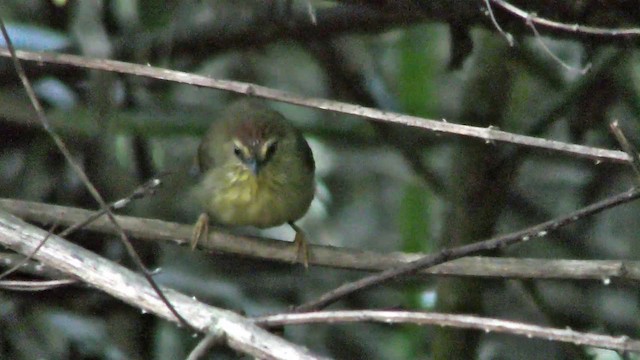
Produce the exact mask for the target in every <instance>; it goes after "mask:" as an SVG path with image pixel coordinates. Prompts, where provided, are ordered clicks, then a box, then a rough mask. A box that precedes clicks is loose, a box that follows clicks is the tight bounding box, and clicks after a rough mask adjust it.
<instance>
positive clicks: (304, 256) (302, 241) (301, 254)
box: [289, 221, 309, 269]
mask: <svg viewBox="0 0 640 360" xmlns="http://www.w3.org/2000/svg"><path fill="white" fill-rule="evenodd" d="M289 226H291V228H292V229H293V230H294V231H295V232H296V237H295V238H294V239H293V243H294V244H295V247H296V259H297V260H298V261H299V262H301V263H302V265H304V268H305V269H308V268H309V249H308V246H307V235H306V234H305V233H304V231H303V230H302V229H301V228H300V227H298V225H296V224H294V223H293V221H290V222H289Z"/></svg>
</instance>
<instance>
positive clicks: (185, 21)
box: [0, 0, 640, 359]
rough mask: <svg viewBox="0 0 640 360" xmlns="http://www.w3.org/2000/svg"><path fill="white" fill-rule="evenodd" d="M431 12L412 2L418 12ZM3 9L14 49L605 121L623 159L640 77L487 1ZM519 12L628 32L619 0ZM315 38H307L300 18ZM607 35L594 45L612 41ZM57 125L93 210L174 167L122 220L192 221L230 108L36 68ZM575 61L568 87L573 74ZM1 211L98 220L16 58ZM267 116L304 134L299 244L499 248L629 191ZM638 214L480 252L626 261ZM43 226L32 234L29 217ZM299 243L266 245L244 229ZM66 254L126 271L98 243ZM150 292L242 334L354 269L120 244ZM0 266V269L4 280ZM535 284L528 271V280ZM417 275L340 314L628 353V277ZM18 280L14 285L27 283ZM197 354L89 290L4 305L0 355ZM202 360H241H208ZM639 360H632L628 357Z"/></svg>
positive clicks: (405, 132) (575, 128)
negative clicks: (451, 321)
mask: <svg viewBox="0 0 640 360" xmlns="http://www.w3.org/2000/svg"><path fill="white" fill-rule="evenodd" d="M427 3H428V4H427ZM460 3H461V2H456V1H432V2H426V1H424V2H422V1H406V2H403V1H400V2H389V3H387V2H385V1H337V2H333V1H311V2H308V1H224V0H210V1H207V0H200V1H195V0H190V1H163V2H160V1H148V0H111V1H108V0H104V1H99V0H91V1H69V2H66V3H65V2H58V4H56V2H55V1H46V0H31V1H13V0H11V1H3V4H2V5H0V15H1V16H2V17H3V19H4V20H5V21H6V22H8V25H9V30H10V35H11V36H12V38H13V40H14V42H15V45H16V46H17V47H18V48H20V49H25V50H37V51H53V52H60V53H74V54H79V55H83V56H87V57H92V58H108V59H118V60H123V61H127V62H132V63H138V64H150V65H153V66H158V67H164V68H168V69H173V70H181V71H185V72H189V73H193V74H201V75H206V76H210V77H213V78H216V79H229V80H239V81H244V82H249V83H254V84H259V85H263V86H266V87H270V88H274V89H279V90H284V91H288V92H290V93H294V94H297V95H300V96H305V97H318V98H325V99H333V100H340V101H344V102H348V103H353V104H359V105H363V106H367V107H373V108H379V109H383V110H389V111H394V112H399V113H404V114H410V115H415V116H420V117H424V118H429V119H446V121H447V122H450V123H460V124H468V125H473V126H478V127H483V128H487V127H497V128H499V129H501V130H505V131H508V132H513V133H518V134H527V135H532V136H536V137H543V138H548V139H555V140H560V141H564V142H571V143H578V144H585V145H589V146H594V147H601V148H609V149H614V148H618V147H619V145H618V143H617V142H616V140H615V137H614V136H612V135H611V133H610V131H609V126H608V124H609V123H610V122H611V121H612V120H613V119H617V120H618V121H619V123H620V126H621V128H622V129H623V131H624V133H625V134H626V135H627V137H628V138H629V140H630V141H631V142H632V143H633V144H637V142H638V136H637V135H638V133H639V131H638V130H639V125H640V123H639V122H638V120H637V119H638V118H639V116H638V115H640V97H639V96H638V94H639V91H638V90H639V88H638V86H640V62H639V61H638V57H637V54H636V51H635V45H636V44H637V42H638V39H637V37H636V38H634V37H633V36H617V35H615V34H613V35H612V36H591V35H589V34H588V33H587V32H585V31H574V32H571V31H562V30H560V29H554V28H545V27H540V28H539V29H537V31H540V32H542V35H545V36H544V37H540V36H535V33H534V32H533V31H532V30H531V28H529V27H527V25H526V20H524V19H518V18H516V17H514V16H513V14H509V13H507V12H505V11H504V10H503V9H502V8H498V7H497V6H496V7H494V8H493V11H494V12H495V13H496V20H497V21H498V23H499V24H500V25H502V27H504V28H505V29H507V30H509V31H510V32H511V33H512V34H513V36H514V37H515V40H516V41H515V46H510V45H509V43H508V41H507V40H506V39H505V37H504V36H503V35H502V34H500V33H499V32H498V31H497V30H496V27H495V26H494V24H493V23H492V21H491V19H490V17H489V16H488V12H487V8H486V4H487V3H486V2H485V1H468V2H465V3H464V4H460ZM513 3H514V4H515V5H522V4H525V3H527V4H528V5H527V6H528V7H527V8H526V10H527V11H529V13H531V14H533V13H535V14H537V15H538V16H541V17H545V18H550V19H554V20H556V21H559V22H563V23H566V24H577V23H579V24H581V25H591V26H599V27H607V28H613V29H622V28H628V27H639V26H638V23H639V19H638V18H639V14H638V9H639V8H638V7H637V6H633V4H629V5H627V4H625V3H623V2H620V3H616V4H609V5H603V4H602V3H601V2H597V1H593V2H589V1H586V2H584V1H583V2H580V3H581V4H578V2H575V3H576V4H573V3H572V2H569V3H567V4H564V5H559V4H555V3H554V4H552V5H549V4H547V2H546V1H531V2H524V1H514V2H513ZM314 21H315V24H314ZM610 35H611V34H610ZM25 65H27V74H28V75H29V77H30V79H31V80H32V81H33V82H34V86H35V89H36V92H37V94H38V96H39V98H40V99H41V101H42V102H43V103H44V104H45V106H46V109H45V110H46V113H47V115H48V116H49V117H50V119H51V121H52V124H53V127H54V129H56V130H57V131H58V132H59V133H60V134H61V136H62V137H63V140H64V141H65V142H66V143H67V145H68V146H69V148H70V149H71V151H72V153H73V155H74V156H75V157H76V158H77V159H78V160H79V161H80V162H81V164H82V165H83V168H84V170H85V171H86V173H87V174H88V176H89V178H90V179H91V180H92V181H93V182H94V183H95V184H96V186H97V187H98V189H99V191H100V192H101V194H102V195H103V196H104V197H105V199H107V200H108V201H113V200H116V199H119V198H122V197H125V196H126V195H127V194H129V193H130V192H131V191H132V190H133V189H135V188H136V187H137V186H138V185H140V184H141V183H143V182H145V181H146V180H148V179H149V178H151V177H153V176H155V175H156V174H158V173H160V172H163V171H168V172H170V174H169V175H167V176H165V177H163V180H164V182H163V186H162V187H161V188H160V189H158V190H157V192H156V193H155V194H154V195H153V196H149V197H146V198H144V199H141V200H136V201H134V202H133V203H132V204H131V205H130V206H129V207H127V208H126V209H124V210H122V211H121V213H123V214H128V215H134V216H138V217H148V218H154V219H162V220H167V221H174V222H180V223H193V222H194V221H195V220H196V218H197V216H198V213H199V209H198V207H197V203H196V202H195V201H194V200H193V198H192V197H191V192H190V189H191V186H192V184H193V183H194V181H196V180H195V179H194V177H193V175H192V174H191V173H190V169H191V167H192V166H193V160H194V155H195V149H196V147H197V145H198V141H199V137H200V136H201V135H202V134H203V133H204V131H205V129H206V128H207V127H208V126H209V124H210V123H211V122H212V121H215V119H216V114H217V113H218V111H219V110H220V109H222V108H223V107H224V106H225V104H226V103H227V102H228V101H230V100H231V99H233V98H235V97H237V96H238V95H237V94H232V93H230V92H225V91H220V90H213V89H205V88H199V87H194V86H190V85H184V84H179V83H175V82H162V81H158V80H152V79H148V78H143V77H134V76H125V75H121V74H118V73H115V72H99V71H89V70H86V69H81V68H74V67H66V66H60V65H52V64H37V63H29V64H26V63H25ZM587 66H589V71H587V72H586V73H583V72H581V71H580V69H583V68H585V67H587ZM0 73H1V74H0V197H4V198H14V199H22V200H32V201H37V202H44V203H50V204H58V205H68V206H75V207H81V208H88V209H95V208H96V203H95V201H94V200H93V199H92V198H91V196H90V195H89V193H88V192H87V191H86V189H85V187H84V185H83V183H82V182H81V181H80V180H79V179H78V177H77V176H76V175H75V174H74V172H73V171H72V169H71V168H70V166H69V164H68V163H67V162H66V161H65V159H64V158H63V157H62V156H61V155H60V153H59V152H58V150H57V148H56V147H55V146H54V145H53V142H52V141H51V139H50V138H49V137H48V135H47V134H46V133H45V132H44V131H42V130H41V127H40V126H39V125H38V123H37V122H36V121H35V116H34V111H33V110H32V107H31V105H30V102H29V101H28V98H27V97H26V94H25V92H24V90H23V87H22V85H21V84H20V82H19V80H18V78H17V76H16V73H15V69H14V68H13V66H12V65H11V63H10V59H6V58H4V59H2V60H1V61H0ZM270 104H271V105H272V106H273V107H274V108H276V109H278V110H280V111H281V112H282V113H284V114H285V115H286V116H287V117H288V118H290V119H291V121H292V122H294V123H295V125H296V126H297V127H299V128H300V129H302V130H303V131H304V133H305V135H306V136H307V139H308V140H309V142H310V144H311V146H312V148H313V151H314V155H315V160H316V164H317V180H318V185H317V195H316V199H315V200H314V203H313V205H312V207H311V210H310V211H309V213H308V214H307V216H305V218H304V219H303V220H302V221H301V222H300V223H299V225H300V226H301V227H302V228H304V229H305V231H306V232H307V234H308V237H309V238H310V239H311V242H313V243H314V244H322V245H332V246H337V247H349V248H358V249H365V250H371V251H376V252H380V253H388V252H396V251H404V252H420V253H429V252H434V251H436V250H438V249H441V248H449V247H454V246H459V245H463V244H468V243H471V242H475V241H479V240H484V239H488V238H490V237H492V236H494V235H496V234H502V233H508V232H512V231H516V230H519V229H522V228H525V227H527V226H530V225H533V224H536V223H539V222H542V221H545V220H549V219H552V218H555V217H558V216H561V215H563V214H566V213H568V212H570V211H572V210H575V209H578V208H581V207H583V206H585V205H587V204H590V203H592V202H594V201H597V200H599V199H602V198H605V197H607V196H609V195H612V194H614V193H617V192H620V191H623V190H626V189H628V188H630V187H632V186H634V185H635V184H636V183H637V181H638V178H637V176H636V175H635V174H634V173H633V171H632V170H631V169H630V167H628V166H625V165H621V164H618V163H613V162H607V161H604V162H599V161H598V162H594V161H590V160H584V159H579V158H576V157H572V156H566V155H563V154H559V153H554V152H542V151H532V150H530V149H529V148H525V147H516V146H514V145H509V144H504V143H496V142H485V141H483V140H478V139H473V138H464V137H459V136H445V135H438V134H435V133H433V132H429V131H421V130H418V129H416V128H409V127H406V126H401V125H394V124H390V123H380V122H371V121H367V120H365V119H362V118H358V117H354V116H346V115H341V114H336V113H333V112H328V111H322V110H318V109H310V108H305V107H300V106H294V105H291V104H286V103H282V102H270ZM639 210H640V209H638V204H635V203H631V204H627V205H624V206H621V207H618V208H614V209H611V210H608V211H607V212H604V213H603V214H601V215H597V216H595V217H591V218H588V219H585V220H581V221H579V222H577V223H575V224H573V225H570V226H568V227H564V228H562V229H560V230H558V231H555V232H552V233H549V234H548V235H547V236H545V237H544V238H542V239H539V240H538V241H535V242H534V241H531V242H527V243H523V244H520V245H516V246H513V247H508V248H505V249H501V250H499V251H497V250H496V251H493V252H489V253H486V254H484V255H487V256H491V257H498V256H502V257H513V258H538V259H585V260H591V259H601V260H607V259H616V260H635V259H637V257H638V255H639V253H640V246H639V245H638V244H639V243H638V235H637V234H638V231H639V230H640V222H638V221H637V213H638V211H639ZM33 221H34V222H36V223H38V221H37V220H33ZM261 234H262V235H264V236H268V237H273V238H278V239H287V240H288V239H292V238H293V234H292V232H291V231H290V230H289V229H287V228H286V227H283V228H282V229H280V228H278V229H271V230H268V231H265V232H264V233H261ZM69 240H71V241H73V242H75V243H77V244H80V245H82V246H83V247H86V248H88V249H90V250H92V251H94V252H97V253H99V254H101V255H103V256H105V257H107V258H109V259H111V260H113V261H115V262H118V263H121V264H124V265H127V266H132V265H131V261H130V260H129V258H128V256H127V253H126V251H125V249H124V247H123V245H122V244H121V243H120V242H119V241H117V239H116V237H115V236H105V235H101V234H97V233H95V232H90V231H81V232H78V233H75V234H73V235H72V236H70V237H69ZM134 245H135V248H136V249H137V251H138V252H139V253H140V255H141V257H142V258H143V260H144V262H145V264H147V265H148V266H149V267H150V268H158V269H161V270H160V271H159V272H158V274H157V275H156V276H155V277H154V278H155V279H156V280H157V281H158V282H159V283H161V284H163V285H166V286H169V287H172V288H175V289H177V290H179V291H181V292H184V293H187V294H189V295H193V296H195V297H196V298H197V299H198V300H201V301H202V302H205V303H208V304H212V305H215V306H219V307H222V308H227V309H231V310H234V311H237V312H240V313H243V314H246V315H247V316H259V315H264V314H270V313H277V312H282V311H286V310H287V309H288V307H289V306H292V305H298V304H301V303H304V302H305V301H308V300H311V299H313V298H315V297H317V296H319V295H320V294H322V293H324V292H326V291H328V290H330V289H332V288H334V287H337V286H338V285H341V284H343V283H345V282H346V281H349V280H355V279H357V278H359V277H361V276H363V274H364V273H363V272H361V271H354V270H344V269H336V268H327V267H318V266H313V265H312V266H311V267H310V268H309V269H308V270H305V269H304V268H303V267H301V266H300V265H291V264H289V263H286V262H276V261H269V260H265V259H259V258H252V257H242V256H238V255H231V254H228V253H224V252H220V253H207V252H203V251H190V250H189V249H188V248H186V247H182V246H177V245H175V244H168V243H149V242H134ZM0 266H2V265H0ZM544 270H545V269H540V272H543V271H544ZM536 274H537V273H531V274H530V275H529V276H524V277H525V278H524V279H523V278H522V277H520V279H507V278H500V277H497V278H495V277H493V278H487V277H455V276H454V277H446V276H430V277H419V278H416V277H413V278H409V279H405V280H404V281H402V282H396V283H392V284H387V285H384V286H380V287H376V288H375V289H372V290H368V291H365V292H361V293H358V294H355V295H352V296H349V297H347V298H345V299H343V300H342V301H341V302H339V303H338V304H337V305H336V306H335V308H342V309H380V308H384V309H412V310H424V311H432V310H437V311H440V312H446V313H461V314H476V315H483V316H488V317H495V318H501V319H510V320H517V321H522V322H525V323H535V324H539V325H545V326H553V327H559V328H565V327H570V328H572V329H575V330H580V331H588V332H598V333H604V334H613V335H623V334H624V335H628V336H630V337H631V338H637V337H639V336H640V323H639V321H638V319H639V318H640V317H639V315H640V304H639V301H640V298H639V295H640V293H638V286H637V282H633V281H617V280H616V279H613V281H612V279H609V278H608V277H603V278H602V279H596V280H575V279H574V280H562V279H561V280H544V279H540V276H538V275H536ZM12 278H16V279H31V278H32V277H30V275H28V274H14V275H12ZM284 336H285V338H287V339H289V340H290V341H292V342H295V343H299V344H304V345H305V346H307V347H309V348H310V349H311V350H312V351H313V352H315V353H318V354H324V355H326V356H330V357H334V358H340V359H428V358H435V359H454V358H459V359H470V358H479V359H540V358H545V359H576V358H591V357H598V358H602V359H605V358H606V359H616V358H621V357H622V356H623V355H624V354H618V353H615V352H613V351H607V350H601V349H595V348H590V347H584V346H582V347H581V346H576V345H567V344H562V343H556V342H548V341H545V340H532V339H527V338H526V337H516V336H513V335H504V334H502V335H500V334H494V333H484V332H479V331H461V330H449V329H444V328H441V327H417V326H413V325H399V326H395V325H394V326H390V325H383V324H371V323H358V324H348V325H344V324H342V325H336V324H326V325H325V324H322V325H318V324H312V325H303V326H287V327H286V328H285V330H284ZM197 342H198V338H196V337H194V336H193V334H192V333H191V332H190V331H187V330H185V329H182V328H179V327H176V325H175V324H173V323H169V322H166V321H164V320H160V319H158V318H156V317H154V316H153V315H149V314H144V313H141V311H140V309H137V308H135V307H132V306H130V305H127V304H124V303H123V302H121V301H119V300H117V299H114V298H113V297H111V296H109V295H106V294H104V293H101V292H99V291H97V290H95V289H92V288H88V287H83V286H78V285H74V286H67V287H60V288H55V289H49V290H46V291H43V292H33V291H29V292H18V291H9V290H6V291H5V290H3V291H2V292H0V358H3V359H4V358H6V359H36V358H46V359H72V358H73V359H179V358H186V356H187V355H188V354H189V352H190V351H191V349H192V348H193V347H194V346H195V345H196V344H197ZM209 356H210V358H212V359H214V358H215V359H225V358H236V357H238V356H240V355H238V354H237V353H235V352H233V351H231V350H228V349H225V348H224V347H219V348H215V349H214V350H212V352H211V353H210V355H209ZM626 356H629V357H632V356H633V355H630V354H627V355H626Z"/></svg>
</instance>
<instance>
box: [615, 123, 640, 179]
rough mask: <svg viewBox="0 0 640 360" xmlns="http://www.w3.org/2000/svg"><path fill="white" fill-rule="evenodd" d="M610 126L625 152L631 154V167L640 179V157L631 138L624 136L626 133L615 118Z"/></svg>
mask: <svg viewBox="0 0 640 360" xmlns="http://www.w3.org/2000/svg"><path fill="white" fill-rule="evenodd" d="M609 128H610V129H611V132H612V133H613V135H614V136H615V137H616V139H617V140H618V143H619V144H620V147H621V148H622V150H624V152H626V153H627V155H629V157H630V158H631V168H632V169H633V171H634V172H635V173H636V177H637V178H638V180H639V181H640V157H638V152H637V151H636V150H635V149H634V148H633V146H632V145H631V143H630V142H629V140H627V137H626V136H624V133H623V132H622V130H621V129H620V127H619V126H618V120H614V121H613V122H612V123H611V124H609Z"/></svg>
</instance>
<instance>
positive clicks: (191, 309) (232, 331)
mask: <svg viewBox="0 0 640 360" xmlns="http://www.w3.org/2000/svg"><path fill="white" fill-rule="evenodd" d="M45 236H47V232H46V231H44V230H42V229H39V228H37V227H35V226H33V225H29V224H27V223H25V222H23V221H22V220H20V219H18V218H16V217H14V216H13V215H10V214H7V213H5V212H2V211H0V244H2V245H4V246H6V247H8V248H11V249H13V250H15V251H16V252H19V253H21V254H29V253H31V252H33V250H34V248H35V247H36V246H37V245H38V244H39V243H40V241H41V240H42V238H43V237H45ZM34 258H35V259H36V260H38V261H40V262H42V263H43V264H45V265H46V266H49V267H52V268H55V269H57V270H59V271H62V272H64V273H66V274H68V275H71V276H72V277H74V278H77V279H80V280H82V281H84V282H86V283H87V284H89V285H91V286H93V287H96V288H98V289H100V290H102V291H104V292H106V293H108V294H110V295H112V296H114V297H116V298H118V299H121V300H122V301H124V302H126V303H128V304H131V305H132V306H135V307H138V308H140V309H143V310H145V311H147V312H152V313H154V314H156V315H157V316H159V317H162V318H164V319H166V320H169V321H173V322H176V317H175V316H173V314H172V312H171V311H170V310H169V308H167V306H166V304H165V303H163V302H162V301H161V300H160V298H159V297H158V294H157V293H156V292H155V291H154V290H153V288H152V287H151V286H150V285H149V284H148V283H147V282H146V281H145V279H144V278H143V277H142V276H140V275H137V274H135V273H134V272H132V271H131V270H128V269H126V268H124V267H122V266H120V265H118V264H116V263H113V262H111V261H109V260H107V259H105V258H102V257H100V256H98V255H96V254H94V253H92V252H90V251H88V250H85V249H84V248H81V247H79V246H77V245H75V244H72V243H70V242H68V241H66V240H64V239H62V238H60V237H58V236H55V235H52V236H50V237H49V239H48V241H47V242H46V244H45V245H44V246H43V247H42V248H41V249H40V250H39V251H38V252H37V253H36V254H35V255H34ZM162 292H163V293H164V294H165V296H166V297H167V299H168V300H169V301H170V302H171V304H173V306H174V307H175V308H176V310H177V311H179V312H180V314H181V315H182V316H183V317H184V318H185V319H186V320H187V321H188V323H189V324H191V325H193V326H195V327H196V328H197V329H199V330H200V331H203V332H205V331H206V332H209V331H213V330H217V331H221V333H222V334H224V336H225V339H226V341H227V343H228V345H229V346H230V347H232V348H234V349H236V350H238V351H240V352H243V353H246V354H249V355H252V356H255V357H258V358H274V359H320V357H317V356H315V355H312V354H311V353H309V351H308V350H307V349H305V348H303V347H301V346H298V345H294V344H291V343H289V342H287V341H285V340H283V339H281V338H279V337H277V336H274V335H273V334H271V333H269V332H267V331H265V330H264V329H261V328H260V327H258V326H256V325H255V324H254V323H253V322H252V321H251V320H248V319H246V318H244V317H242V316H239V315H238V314H236V313H234V312H231V311H228V310H224V309H220V308H216V307H213V306H208V305H206V304H203V303H201V302H198V301H196V300H194V299H192V298H191V297H189V296H186V295H184V294H181V293H178V292H177V291H174V290H171V289H167V288H163V289H162Z"/></svg>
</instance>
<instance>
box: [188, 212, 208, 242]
mask: <svg viewBox="0 0 640 360" xmlns="http://www.w3.org/2000/svg"><path fill="white" fill-rule="evenodd" d="M200 239H202V240H204V243H205V244H206V243H207V242H208V241H209V215H207V213H202V214H200V216H198V221H196V223H195V224H194V225H193V232H192V233H191V242H190V246H191V250H194V249H195V248H196V246H197V245H198V242H199V241H200Z"/></svg>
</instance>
